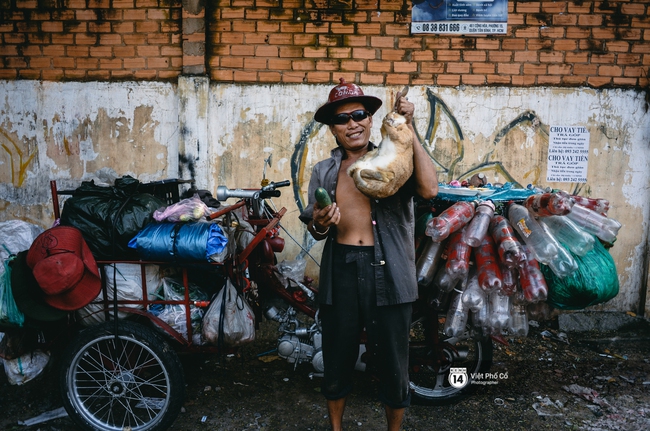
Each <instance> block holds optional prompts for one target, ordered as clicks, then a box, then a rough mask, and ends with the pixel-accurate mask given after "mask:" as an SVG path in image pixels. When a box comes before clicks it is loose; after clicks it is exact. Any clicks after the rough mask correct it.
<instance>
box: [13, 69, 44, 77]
mask: <svg viewBox="0 0 650 431" xmlns="http://www.w3.org/2000/svg"><path fill="white" fill-rule="evenodd" d="M18 76H19V77H20V78H21V79H40V77H41V71H40V70H33V69H25V70H19V71H18Z"/></svg>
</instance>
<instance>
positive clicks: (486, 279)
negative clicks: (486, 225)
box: [474, 235, 503, 292]
mask: <svg viewBox="0 0 650 431" xmlns="http://www.w3.org/2000/svg"><path fill="white" fill-rule="evenodd" d="M474 259H475V260H476V268H477V272H478V284H479V286H481V289H483V290H485V291H486V292H492V291H493V290H498V289H501V286H502V285H503V282H502V281H501V277H502V275H501V268H499V263H498V258H497V255H496V251H495V250H494V240H493V239H492V237H491V236H490V235H486V236H485V237H484V238H483V241H482V242H481V245H480V246H479V247H477V248H475V249H474Z"/></svg>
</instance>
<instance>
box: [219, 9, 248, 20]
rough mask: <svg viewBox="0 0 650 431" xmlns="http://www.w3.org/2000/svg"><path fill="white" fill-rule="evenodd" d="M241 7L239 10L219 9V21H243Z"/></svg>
mask: <svg viewBox="0 0 650 431" xmlns="http://www.w3.org/2000/svg"><path fill="white" fill-rule="evenodd" d="M244 11H245V9H244V8H243V7H240V8H221V19H243V18H244Z"/></svg>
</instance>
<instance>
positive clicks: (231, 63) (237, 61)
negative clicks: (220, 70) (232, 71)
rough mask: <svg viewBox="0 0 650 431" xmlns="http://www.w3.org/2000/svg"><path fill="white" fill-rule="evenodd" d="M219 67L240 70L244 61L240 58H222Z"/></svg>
mask: <svg viewBox="0 0 650 431" xmlns="http://www.w3.org/2000/svg"><path fill="white" fill-rule="evenodd" d="M220 66H221V67H228V68H238V69H241V68H242V67H244V59H243V58H241V57H223V58H222V59H221V62H220Z"/></svg>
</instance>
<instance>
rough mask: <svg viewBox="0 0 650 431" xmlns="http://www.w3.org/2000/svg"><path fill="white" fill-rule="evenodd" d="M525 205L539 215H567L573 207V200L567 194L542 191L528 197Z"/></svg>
mask: <svg viewBox="0 0 650 431" xmlns="http://www.w3.org/2000/svg"><path fill="white" fill-rule="evenodd" d="M524 206H525V207H526V208H527V209H528V211H530V212H531V213H533V214H534V215H536V216H537V217H548V216H551V215H566V214H568V213H569V212H570V211H571V207H573V200H572V199H571V197H569V196H566V195H565V194H560V193H540V194H536V195H532V196H529V197H528V198H526V200H525V201H524Z"/></svg>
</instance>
